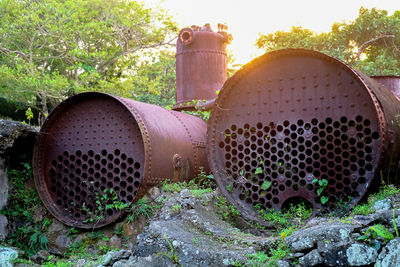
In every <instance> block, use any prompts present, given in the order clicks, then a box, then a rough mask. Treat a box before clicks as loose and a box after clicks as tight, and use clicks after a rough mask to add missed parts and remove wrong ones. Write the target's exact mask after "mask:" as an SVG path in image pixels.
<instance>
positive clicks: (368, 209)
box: [351, 184, 400, 215]
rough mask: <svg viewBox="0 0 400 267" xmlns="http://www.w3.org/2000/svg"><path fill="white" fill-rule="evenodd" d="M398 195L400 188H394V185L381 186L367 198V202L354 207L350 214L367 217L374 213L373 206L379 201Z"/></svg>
mask: <svg viewBox="0 0 400 267" xmlns="http://www.w3.org/2000/svg"><path fill="white" fill-rule="evenodd" d="M398 193H400V188H396V187H395V186H394V185H387V184H382V185H381V187H380V188H379V191H378V192H377V193H375V194H372V195H370V196H369V197H368V202H367V203H365V204H359V205H356V206H355V207H354V208H353V211H352V212H351V214H352V215H369V214H372V213H374V212H375V210H374V208H373V206H374V204H375V203H376V202H377V201H379V200H383V199H385V198H387V197H390V196H394V195H397V194H398Z"/></svg>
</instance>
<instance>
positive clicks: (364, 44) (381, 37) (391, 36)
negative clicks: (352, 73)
mask: <svg viewBox="0 0 400 267" xmlns="http://www.w3.org/2000/svg"><path fill="white" fill-rule="evenodd" d="M394 37H395V36H394V35H392V34H391V35H387V34H382V35H380V36H378V37H375V38H374V39H371V40H369V41H366V42H365V43H363V44H362V45H361V46H360V48H359V49H358V52H357V56H356V60H359V59H360V56H361V54H362V52H363V51H364V50H365V49H366V48H367V47H368V46H369V45H370V44H371V43H373V42H376V41H378V40H380V39H384V38H394Z"/></svg>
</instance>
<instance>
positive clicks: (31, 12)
mask: <svg viewBox="0 0 400 267" xmlns="http://www.w3.org/2000/svg"><path fill="white" fill-rule="evenodd" d="M177 31H178V28H177V25H176V23H174V22H173V21H172V19H171V17H170V16H169V15H168V14H166V13H165V12H164V11H163V10H152V9H149V8H145V7H144V5H143V4H142V3H139V2H137V1H126V0H33V1H32V0H1V1H0V97H3V98H6V99H7V100H10V101H22V102H24V103H28V104H29V105H31V106H39V107H41V108H42V110H43V111H44V112H45V111H46V106H47V99H48V98H49V97H50V98H52V99H62V98H64V97H66V96H68V95H71V94H73V93H75V92H82V91H88V90H91V91H103V92H109V93H113V94H116V95H120V96H124V97H133V96H135V95H138V94H139V92H143V91H144V88H143V87H145V86H148V84H145V83H144V82H139V81H138V80H137V79H139V78H135V79H132V78H131V76H132V73H134V74H139V75H142V76H147V77H148V79H150V80H151V79H152V77H153V76H154V73H155V72H160V73H161V72H165V71H167V72H168V75H170V74H171V71H170V68H171V66H170V64H171V58H174V57H173V55H172V54H171V53H167V52H164V50H165V49H164V48H165V47H166V46H168V45H174V42H175V36H176V35H177ZM160 50H161V51H162V52H159V51H160ZM143 62H147V63H143ZM149 62H153V63H154V62H160V63H158V64H159V66H158V67H157V66H154V67H153V66H152V67H151V68H150V63H149ZM146 67H148V68H150V69H148V68H147V69H146V70H144V69H145V68H146ZM174 71H175V70H174ZM140 79H142V80H146V78H145V77H141V78H140ZM160 79H163V78H158V80H157V81H158V82H166V83H167V86H166V88H169V89H174V88H171V80H170V79H169V78H165V80H162V81H161V80H160ZM151 86H152V87H151V88H149V89H148V90H149V91H152V92H154V91H157V90H159V91H157V92H156V94H157V93H158V95H165V92H162V91H160V89H159V87H157V88H155V87H156V86H153V85H151ZM159 86H160V85H159ZM173 86H174V85H173ZM138 87H139V89H138ZM153 89H154V90H153ZM167 95H168V94H167ZM38 100H40V101H39V102H38ZM160 101H161V102H163V101H164V102H168V101H167V100H160ZM157 103H158V102H157Z"/></svg>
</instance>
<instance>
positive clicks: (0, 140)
mask: <svg viewBox="0 0 400 267" xmlns="http://www.w3.org/2000/svg"><path fill="white" fill-rule="evenodd" d="M37 134H38V130H36V129H35V128H34V127H32V126H30V125H27V124H22V123H20V122H17V121H9V120H0V155H4V154H6V152H7V150H8V149H10V148H12V147H13V146H14V145H15V142H16V141H17V139H18V140H22V139H26V138H32V141H34V139H35V137H36V135H37ZM32 147H33V142H32V146H31V148H32Z"/></svg>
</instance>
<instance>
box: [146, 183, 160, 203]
mask: <svg viewBox="0 0 400 267" xmlns="http://www.w3.org/2000/svg"><path fill="white" fill-rule="evenodd" d="M146 195H147V197H148V198H149V199H153V200H154V199H156V198H158V197H159V196H160V195H161V190H160V188H158V187H157V186H154V187H152V188H150V189H149V191H147V194H146Z"/></svg>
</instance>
